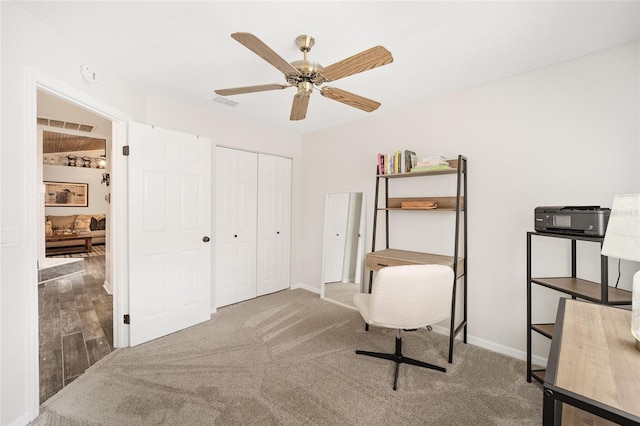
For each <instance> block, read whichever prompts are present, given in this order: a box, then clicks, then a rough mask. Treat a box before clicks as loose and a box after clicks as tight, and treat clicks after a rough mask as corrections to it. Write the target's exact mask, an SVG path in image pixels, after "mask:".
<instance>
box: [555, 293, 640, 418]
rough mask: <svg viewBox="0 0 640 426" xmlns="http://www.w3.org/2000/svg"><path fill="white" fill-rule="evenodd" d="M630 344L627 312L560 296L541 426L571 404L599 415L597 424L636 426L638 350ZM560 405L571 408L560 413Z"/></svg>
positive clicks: (570, 412)
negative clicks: (608, 422) (606, 421)
mask: <svg viewBox="0 0 640 426" xmlns="http://www.w3.org/2000/svg"><path fill="white" fill-rule="evenodd" d="M634 344H635V341H634V339H633V336H632V335H631V312H630V311H628V310H623V309H618V308H614V307H610V306H604V305H598V304H593V303H588V302H583V301H578V300H571V299H566V298H562V299H560V306H559V307H558V315H557V319H556V323H555V329H554V332H553V340H552V341H551V350H550V352H549V362H548V364H547V372H546V374H545V377H544V396H543V398H544V399H543V401H544V402H543V425H545V426H547V425H554V424H556V421H558V420H562V417H565V418H567V417H568V415H574V414H575V413H576V411H578V410H575V409H574V408H573V407H577V408H579V409H580V410H584V411H587V412H589V413H593V414H595V415H596V416H598V417H601V418H602V419H597V418H596V421H597V422H602V421H603V419H607V420H610V421H612V422H615V423H617V424H621V425H640V351H638V350H636V349H635V347H634ZM562 403H564V404H569V405H571V406H573V407H566V409H565V413H563V409H562V406H563V404H562ZM585 414H586V413H585ZM585 424H587V423H585Z"/></svg>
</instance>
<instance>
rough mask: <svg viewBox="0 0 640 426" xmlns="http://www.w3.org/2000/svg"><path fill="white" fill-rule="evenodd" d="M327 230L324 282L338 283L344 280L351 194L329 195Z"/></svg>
mask: <svg viewBox="0 0 640 426" xmlns="http://www.w3.org/2000/svg"><path fill="white" fill-rule="evenodd" d="M326 202H327V205H326V215H327V217H326V220H325V223H326V226H327V228H326V229H325V242H326V243H325V250H326V251H325V260H326V262H325V271H324V282H325V283H331V282H338V281H341V279H342V264H343V261H344V250H345V243H346V231H347V217H348V213H349V194H348V193H336V194H327V201H326Z"/></svg>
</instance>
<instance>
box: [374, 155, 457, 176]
mask: <svg viewBox="0 0 640 426" xmlns="http://www.w3.org/2000/svg"><path fill="white" fill-rule="evenodd" d="M447 162H448V163H449V167H450V168H449V169H444V170H432V171H430V172H413V173H412V172H409V173H394V174H388V175H378V177H379V178H383V179H394V178H403V177H415V176H434V175H451V174H455V173H458V159H457V158H455V159H453V160H447Z"/></svg>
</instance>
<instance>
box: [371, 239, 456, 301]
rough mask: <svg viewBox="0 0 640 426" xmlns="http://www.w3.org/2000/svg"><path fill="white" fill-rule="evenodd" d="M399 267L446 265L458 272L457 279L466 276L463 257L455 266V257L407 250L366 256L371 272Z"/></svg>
mask: <svg viewBox="0 0 640 426" xmlns="http://www.w3.org/2000/svg"><path fill="white" fill-rule="evenodd" d="M399 265H446V266H450V267H451V268H453V269H454V270H456V271H457V275H458V276H457V278H460V277H462V276H463V275H464V259H463V258H461V257H460V258H458V263H457V265H454V264H453V256H443V255H439V254H430V253H420V252H415V251H407V250H396V249H386V250H378V251H374V252H371V253H367V255H366V256H365V267H366V268H367V269H369V270H371V271H379V270H380V269H382V268H384V267H386V266H399ZM369 285H371V283H370V284H369ZM369 293H371V288H369Z"/></svg>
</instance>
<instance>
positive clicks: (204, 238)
mask: <svg viewBox="0 0 640 426" xmlns="http://www.w3.org/2000/svg"><path fill="white" fill-rule="evenodd" d="M202 241H204V242H205V243H208V242H209V241H211V239H210V238H209V237H207V236H206V235H205V236H204V237H202Z"/></svg>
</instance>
